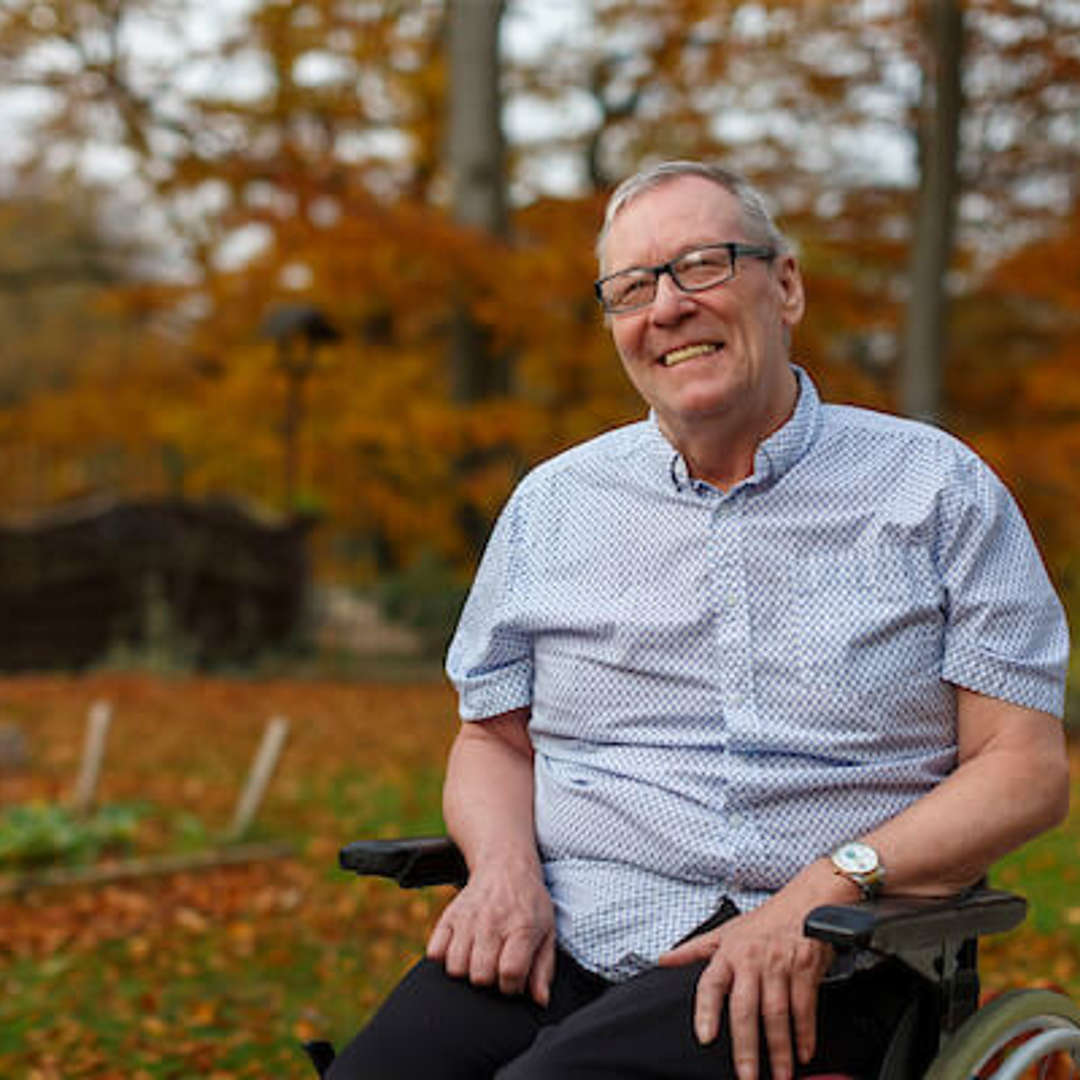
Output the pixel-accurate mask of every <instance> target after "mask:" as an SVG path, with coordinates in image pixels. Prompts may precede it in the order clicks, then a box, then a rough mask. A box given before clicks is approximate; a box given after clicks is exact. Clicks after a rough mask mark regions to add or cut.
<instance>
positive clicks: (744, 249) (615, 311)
mask: <svg viewBox="0 0 1080 1080" xmlns="http://www.w3.org/2000/svg"><path fill="white" fill-rule="evenodd" d="M717 249H723V250H725V251H727V253H728V259H729V261H730V262H731V273H729V274H728V275H727V277H722V278H718V279H717V280H716V281H710V282H709V284H708V285H684V284H683V283H682V282H681V281H680V280H679V275H678V274H677V273H676V271H675V266H676V264H677V263H680V262H682V261H683V259H685V258H686V257H687V256H688V255H694V254H696V253H697V252H699V251H714V250H717ZM777 254H778V252H777V250H776V248H771V247H765V246H763V245H761V244H743V243H738V242H730V241H729V242H727V243H723V244H702V245H701V246H700V247H694V248H689V249H687V250H686V251H683V252H681V253H680V254H678V255H676V256H675V258H673V259H669V260H668V261H667V262H663V263H657V264H656V265H655V266H628V267H626V269H624V270H616V271H615V273H613V274H607V275H605V276H604V277H602V278H598V279H597V280H596V281H594V282H593V292H595V293H596V299H597V300H599V301H600V306H601V307H602V308H603V309H604V313H605V314H607V315H626V314H628V313H629V312H631V311H640V310H641V309H642V308H647V307H648V306H649V305H650V304H651V303H652V302H653V301H654V300H655V299H656V292H655V291H654V292H653V295H652V296H651V297H650V298H649V299H648V300H646V301H644V302H643V303H640V304H634V305H632V306H631V307H621V308H609V307H608V305H607V304H606V303H605V302H604V284H605V282H608V281H612V280H613V279H615V278H619V277H623V276H624V275H626V274H641V273H650V274H652V277H653V284H654V285H655V286H656V287H657V288H659V285H660V275H661V274H667V275H669V276H670V278H671V280H672V281H674V282H675V285H676V287H677V288H678V289H680V290H681V291H682V292H685V293H698V292H705V291H706V290H707V289H713V288H715V287H716V286H717V285H724V284H726V283H727V282H729V281H730V280H731V279H732V278H733V277H734V276H735V270H736V265H737V263H738V260H739V258H740V256H741V257H743V258H748V259H764V260H766V261H767V262H771V261H772V260H773V259H775V258H776V256H777Z"/></svg>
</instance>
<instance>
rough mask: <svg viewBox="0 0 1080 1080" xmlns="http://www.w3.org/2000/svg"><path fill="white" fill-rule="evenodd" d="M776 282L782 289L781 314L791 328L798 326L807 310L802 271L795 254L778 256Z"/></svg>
mask: <svg viewBox="0 0 1080 1080" xmlns="http://www.w3.org/2000/svg"><path fill="white" fill-rule="evenodd" d="M776 283H777V287H778V288H779V290H780V314H781V318H782V319H783V321H784V325H785V326H786V327H788V328H789V329H791V328H793V327H795V326H798V324H799V323H800V322H801V321H802V317H803V312H804V311H805V310H806V294H805V293H804V292H803V281H802V272H801V271H800V270H799V263H798V260H797V259H796V258H795V256H794V255H791V254H784V255H778V256H777V257H776Z"/></svg>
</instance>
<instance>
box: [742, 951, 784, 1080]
mask: <svg viewBox="0 0 1080 1080" xmlns="http://www.w3.org/2000/svg"><path fill="white" fill-rule="evenodd" d="M761 1023H762V1026H763V1027H764V1029H765V1045H766V1047H767V1048H768V1051H769V1065H770V1067H771V1069H772V1075H773V1080H790V1077H791V1076H792V1075H793V1074H794V1071H795V1063H794V1060H793V1058H794V1055H793V1053H792V1047H791V984H790V983H789V979H788V972H787V969H786V967H785V966H783V965H782V964H780V963H774V964H773V965H772V966H771V967H767V968H766V969H765V971H763V972H762V978H761ZM755 1042H756V1039H755ZM739 1075H740V1077H741V1076H742V1073H740V1074H739Z"/></svg>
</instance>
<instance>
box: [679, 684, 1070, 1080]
mask: <svg viewBox="0 0 1080 1080" xmlns="http://www.w3.org/2000/svg"><path fill="white" fill-rule="evenodd" d="M957 738H958V745H959V760H958V765H957V768H956V770H955V771H954V772H953V773H952V774H951V775H950V776H949V777H948V778H947V779H945V780H944V781H943V782H942V783H941V784H940V785H939V786H938V787H937V788H935V789H934V790H933V791H931V792H930V793H928V794H927V795H925V796H924V797H923V798H921V799H919V800H918V801H917V802H915V803H913V804H912V805H911V806H910V807H909V808H908V809H907V810H905V811H904V812H903V813H901V814H899V815H897V816H896V817H895V818H893V819H892V820H890V821H888V822H886V823H885V824H883V825H882V826H881V827H880V828H877V829H875V830H873V832H871V833H868V834H867V835H866V836H863V837H859V839H862V840H865V841H866V842H867V843H869V844H871V845H872V846H873V847H875V848H876V849H877V851H878V852H879V853H880V855H881V858H882V862H883V863H884V865H885V867H886V869H887V871H888V878H887V880H886V890H887V891H890V892H897V893H912V894H918V893H921V894H926V895H935V894H948V893H952V892H956V891H958V890H960V889H962V888H964V887H965V886H967V885H970V884H972V883H973V882H975V881H977V880H978V879H979V878H980V877H982V876H983V875H984V874H985V873H986V871H987V870H988V869H989V867H990V865H991V863H993V862H994V860H996V859H997V858H999V857H1000V856H1002V855H1004V854H1005V853H1006V852H1008V851H1011V850H1013V849H1014V848H1016V847H1019V846H1020V845H1021V844H1023V843H1024V842H1025V841H1026V840H1029V839H1030V838H1031V837H1033V836H1035V835H1037V834H1038V833H1040V832H1042V831H1044V830H1045V829H1047V828H1050V827H1051V826H1052V825H1055V824H1056V823H1058V822H1059V821H1060V820H1061V819H1062V818H1063V817H1064V816H1065V813H1066V811H1067V809H1068V799H1069V773H1068V758H1067V755H1066V752H1065V738H1064V731H1063V728H1062V724H1061V721H1060V720H1058V719H1056V718H1055V717H1053V716H1050V715H1049V714H1047V713H1043V712H1038V711H1037V710H1034V709H1026V708H1023V707H1021V706H1018V705H1012V704H1009V703H1008V702H1004V701H998V700H996V699H993V698H988V697H985V696H983V695H981V694H976V693H973V692H971V691H969V690H963V689H958V690H957ZM852 839H855V837H852ZM856 899H858V894H857V890H856V888H855V886H854V885H853V884H852V883H851V882H849V881H847V880H846V879H844V878H842V877H839V876H837V875H836V874H834V873H833V871H832V867H831V865H830V863H829V861H828V860H827V859H818V860H817V861H815V862H814V863H811V864H810V865H809V866H807V867H806V868H805V869H804V870H803V871H802V872H801V873H799V874H798V875H797V876H796V877H795V878H794V879H793V880H792V881H791V882H790V883H789V884H788V885H787V886H785V887H784V888H783V889H781V890H780V891H779V892H778V893H777V894H776V895H775V896H774V897H772V898H771V899H770V900H768V901H767V902H766V903H765V904H763V905H762V906H761V907H760V908H758V909H756V910H755V911H752V912H749V913H748V914H746V915H743V916H740V917H738V918H736V919H733V920H731V921H730V922H728V923H725V924H724V925H723V926H722V927H720V928H718V929H717V930H713V931H711V932H710V933H708V934H703V935H701V936H700V937H699V938H695V939H694V940H693V941H691V942H688V943H687V944H686V945H685V946H682V947H681V948H678V949H674V950H672V951H671V952H670V953H667V954H665V955H664V956H663V957H662V958H661V963H664V964H680V963H688V962H690V961H692V960H695V959H700V958H704V957H709V958H710V960H709V965H708V967H707V968H706V969H705V971H704V973H703V974H702V976H701V979H700V980H699V982H698V990H697V999H696V1003H695V1030H696V1032H697V1034H698V1038H699V1039H701V1041H703V1042H708V1041H711V1040H712V1039H713V1038H715V1037H716V1033H717V1030H718V1026H719V1017H720V1010H721V1008H722V1006H723V1003H724V1000H725V999H727V1000H728V1004H729V1015H730V1018H731V1029H732V1047H733V1054H734V1057H735V1064H736V1069H737V1072H738V1075H739V1078H740V1080H756V1077H757V1076H758V1031H759V1026H762V1027H763V1028H764V1034H765V1039H766V1043H767V1045H768V1047H769V1057H770V1063H771V1065H772V1072H773V1076H774V1077H775V1080H788V1078H789V1077H791V1076H792V1075H793V1070H794V1065H793V1056H794V1053H797V1054H798V1057H799V1060H800V1061H802V1062H806V1061H808V1060H809V1059H810V1057H812V1055H813V1053H814V1030H815V1021H816V1008H817V989H818V985H819V983H820V981H821V978H822V976H823V974H824V972H825V970H826V968H827V966H828V960H829V954H828V950H827V949H826V947H825V946H824V945H822V944H821V943H820V942H815V941H810V940H808V939H807V938H805V937H803V934H802V924H803V920H804V919H805V917H806V915H807V914H808V913H809V912H810V911H811V910H812V909H813V908H815V907H817V906H819V905H821V904H827V903H845V902H849V901H852V900H856ZM792 1027H793V1028H794V1032H795V1047H794V1053H793V1047H792V1045H791V1036H790V1031H791V1030H792Z"/></svg>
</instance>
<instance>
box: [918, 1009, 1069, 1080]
mask: <svg viewBox="0 0 1080 1080" xmlns="http://www.w3.org/2000/svg"><path fill="white" fill-rule="evenodd" d="M1077 1076H1080V1008H1077V1006H1076V1005H1075V1004H1074V1003H1073V1002H1072V1001H1071V1000H1070V999H1069V998H1067V997H1065V996H1064V995H1063V994H1057V993H1054V992H1053V991H1052V990H1012V991H1009V992H1008V993H1005V994H1002V995H1001V997H999V998H995V999H994V1000H993V1001H991V1002H990V1003H989V1004H987V1005H985V1006H983V1008H981V1009H979V1011H978V1012H976V1013H975V1014H974V1015H973V1016H971V1017H969V1018H968V1019H967V1020H966V1021H965V1022H964V1023H963V1024H961V1026H960V1027H959V1028H958V1029H957V1031H956V1032H955V1034H954V1035H953V1036H952V1037H951V1038H950V1039H949V1041H948V1043H946V1045H945V1047H944V1048H943V1049H942V1051H941V1053H940V1054H938V1056H937V1057H936V1058H935V1059H934V1062H933V1064H932V1065H931V1066H930V1069H929V1071H928V1072H927V1074H926V1077H925V1080H1020V1078H1021V1077H1023V1078H1024V1080H1028V1078H1029V1077H1030V1078H1038V1080H1068V1078H1070V1077H1077Z"/></svg>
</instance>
